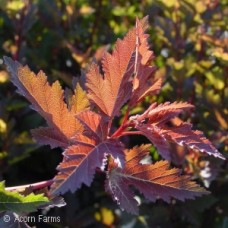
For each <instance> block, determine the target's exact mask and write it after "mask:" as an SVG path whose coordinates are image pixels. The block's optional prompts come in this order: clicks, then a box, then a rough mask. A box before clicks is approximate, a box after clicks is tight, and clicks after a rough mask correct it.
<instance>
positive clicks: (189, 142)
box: [162, 123, 225, 159]
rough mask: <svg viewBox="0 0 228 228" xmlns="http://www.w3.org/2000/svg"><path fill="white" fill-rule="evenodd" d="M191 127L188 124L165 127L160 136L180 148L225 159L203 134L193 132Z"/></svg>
mask: <svg viewBox="0 0 228 228" xmlns="http://www.w3.org/2000/svg"><path fill="white" fill-rule="evenodd" d="M191 127H192V125H191V124H188V123H183V124H181V125H179V126H174V127H170V128H169V127H166V128H164V129H163V130H162V135H163V136H164V137H165V138H166V139H167V140H172V141H174V142H176V143H178V144H179V145H180V146H183V145H186V146H187V147H189V148H191V149H193V150H199V151H200V152H203V153H207V154H209V155H213V156H214V157H219V158H221V159H225V158H224V156H223V155H222V154H220V153H219V152H218V150H217V149H216V148H215V147H214V146H213V145H212V143H211V142H210V141H209V140H208V139H207V138H205V136H204V135H203V132H201V131H193V130H192V129H191Z"/></svg>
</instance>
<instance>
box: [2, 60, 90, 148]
mask: <svg viewBox="0 0 228 228" xmlns="http://www.w3.org/2000/svg"><path fill="white" fill-rule="evenodd" d="M4 61H5V64H6V65H7V67H8V70H9V71H10V72H11V81H12V82H13V84H14V85H15V86H16V87H17V89H18V90H17V92H18V93H20V94H21V95H23V96H24V97H25V98H26V99H27V100H29V102H30V103H31V107H32V109H34V110H35V111H37V112H38V113H40V115H41V116H42V117H43V118H44V119H45V120H46V121H47V124H48V126H49V127H48V128H45V130H44V128H41V129H37V130H35V131H33V133H34V138H35V139H37V141H38V142H39V143H42V144H50V145H51V146H52V147H56V146H60V147H65V146H66V145H68V144H69V141H70V138H71V137H72V136H73V135H74V134H75V133H76V132H78V131H81V130H82V126H81V125H80V123H79V122H78V120H77V119H76V118H75V109H76V110H77V109H78V108H76V105H75V102H74V101H75V100H77V99H78V97H79V95H78V94H76V95H74V96H73V98H72V106H71V107H72V108H71V110H69V109H68V108H67V105H66V103H65V102H64V99H65V98H64V94H63V90H62V88H61V86H60V84H59V82H58V81H56V82H54V83H53V84H52V85H50V84H49V83H48V82H47V77H46V75H45V74H44V73H43V72H42V71H40V72H39V73H38V74H37V75H35V74H34V73H33V72H32V71H31V70H30V69H29V68H28V66H22V65H21V64H20V63H19V62H17V61H13V60H12V59H10V58H8V57H4ZM81 94H83V92H81ZM82 96H84V95H82ZM85 103H86V102H85ZM80 111H81V110H80ZM66 123H67V124H66Z"/></svg>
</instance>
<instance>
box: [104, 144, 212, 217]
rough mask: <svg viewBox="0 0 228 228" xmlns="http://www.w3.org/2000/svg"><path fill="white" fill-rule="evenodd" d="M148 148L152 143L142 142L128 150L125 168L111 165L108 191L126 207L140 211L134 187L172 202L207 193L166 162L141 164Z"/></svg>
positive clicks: (145, 194)
mask: <svg viewBox="0 0 228 228" xmlns="http://www.w3.org/2000/svg"><path fill="white" fill-rule="evenodd" d="M149 148H150V145H142V146H140V147H134V148H133V149H131V150H129V151H127V150H126V163H125V167H124V169H121V168H119V167H117V166H116V165H115V163H111V164H110V166H109V170H108V173H107V176H108V179H107V181H106V191H108V192H110V193H111V194H112V196H113V198H114V199H115V200H116V201H117V202H118V204H119V205H120V207H121V208H122V209H123V210H126V211H127V212H130V213H132V214H138V204H137V201H136V200H135V199H134V193H133V191H132V190H131V188H130V187H131V186H134V187H135V188H136V189H137V190H138V191H139V192H140V193H142V194H143V195H144V197H145V198H147V199H148V200H150V201H152V202H154V201H156V199H158V198H161V199H163V200H165V201H166V202H170V200H171V198H175V199H178V200H181V201H184V200H185V199H194V198H195V197H197V196H201V195H203V194H208V192H207V191H206V190H205V189H203V188H201V187H200V186H199V185H197V184H196V183H195V182H193V181H191V180H190V177H189V176H185V175H183V176H181V175H180V173H181V171H180V170H179V169H175V168H174V169H169V163H168V162H167V161H159V162H156V163H155V164H145V165H143V164H141V163H140V161H141V160H142V158H143V157H145V156H146V155H148V153H149Z"/></svg>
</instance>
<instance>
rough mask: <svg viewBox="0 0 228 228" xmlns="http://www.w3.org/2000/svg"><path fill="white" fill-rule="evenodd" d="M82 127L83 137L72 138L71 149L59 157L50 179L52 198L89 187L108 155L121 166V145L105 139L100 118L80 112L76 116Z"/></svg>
mask: <svg viewBox="0 0 228 228" xmlns="http://www.w3.org/2000/svg"><path fill="white" fill-rule="evenodd" d="M77 118H78V119H79V120H80V122H81V124H82V125H83V127H84V134H77V135H75V136H74V138H73V139H74V145H72V146H70V147H68V148H67V149H66V150H65V152H64V153H63V155H64V159H63V162H62V163H60V164H59V166H58V167H57V170H58V171H59V173H58V174H57V175H56V176H55V178H54V184H53V185H52V188H51V191H52V194H53V195H55V194H58V193H64V192H66V191H68V190H70V191H72V192H74V191H76V190H77V189H78V188H80V187H81V185H82V184H83V183H84V184H86V185H88V186H89V185H90V184H91V182H92V180H93V176H94V174H95V171H96V168H100V169H103V168H104V166H105V164H106V159H107V155H111V156H112V157H113V158H114V159H115V160H116V162H117V163H119V165H123V162H124V152H123V146H122V143H121V142H120V141H118V140H116V139H107V133H108V132H107V121H106V119H104V118H102V116H100V115H98V114H96V113H94V112H92V111H89V110H87V111H84V112H81V113H79V114H78V115H77Z"/></svg>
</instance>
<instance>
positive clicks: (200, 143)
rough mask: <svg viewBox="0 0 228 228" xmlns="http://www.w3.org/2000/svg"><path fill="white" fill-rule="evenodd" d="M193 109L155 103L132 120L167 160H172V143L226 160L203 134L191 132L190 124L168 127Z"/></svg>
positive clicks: (182, 105) (176, 103) (168, 103)
mask: <svg viewBox="0 0 228 228" xmlns="http://www.w3.org/2000/svg"><path fill="white" fill-rule="evenodd" d="M192 107H193V106H192V105H191V104H188V103H182V102H179V103H178V102H174V103H170V102H166V103H164V104H160V105H157V103H153V104H152V105H151V106H150V107H149V108H148V109H147V110H146V111H145V112H144V113H143V114H142V115H136V116H132V117H131V118H130V120H131V122H132V123H133V124H134V126H135V128H137V129H138V130H140V131H141V132H142V134H143V135H145V136H146V137H147V138H148V139H149V140H150V141H151V142H152V143H153V144H154V145H155V146H156V147H157V149H158V152H159V153H160V154H161V156H162V157H163V158H165V159H167V160H171V157H172V156H171V154H170V153H171V147H170V145H169V144H170V142H171V143H172V142H176V143H178V144H179V145H181V146H187V147H190V148H192V149H197V150H199V151H201V152H205V153H207V154H209V155H213V156H215V157H219V158H222V159H224V157H223V156H222V155H221V154H220V153H219V152H218V151H217V149H216V148H215V147H214V146H213V145H212V144H211V142H210V141H209V140H207V139H206V138H205V137H204V136H203V133H202V132H199V131H193V130H191V125H190V124H187V123H186V124H182V125H178V126H175V125H174V126H169V127H168V125H167V123H168V121H170V120H171V119H173V118H174V117H177V116H178V115H179V114H180V113H181V112H183V111H184V110H186V109H190V108H192ZM145 121H146V122H145Z"/></svg>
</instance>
